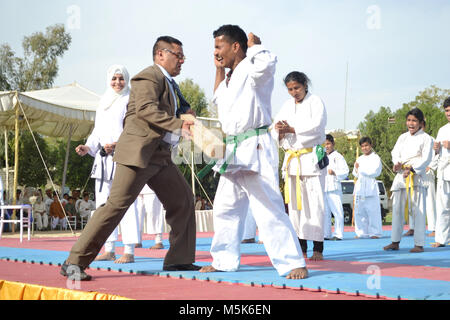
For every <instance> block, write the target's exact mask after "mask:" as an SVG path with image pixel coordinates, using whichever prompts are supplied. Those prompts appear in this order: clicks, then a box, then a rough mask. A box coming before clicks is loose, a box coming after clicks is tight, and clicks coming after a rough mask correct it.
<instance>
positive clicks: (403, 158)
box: [383, 108, 433, 252]
mask: <svg viewBox="0 0 450 320" xmlns="http://www.w3.org/2000/svg"><path fill="white" fill-rule="evenodd" d="M423 121H424V115H423V112H422V111H421V110H420V109H418V108H414V109H412V110H410V111H408V113H407V114H406V127H407V129H408V131H407V132H405V133H403V134H401V135H400V136H399V137H398V139H397V142H396V143H395V145H394V149H393V150H392V152H391V154H392V163H394V168H393V171H394V172H396V173H397V174H396V176H395V178H394V181H393V183H392V187H391V191H392V233H391V240H392V243H391V244H390V245H387V246H385V247H384V248H383V249H384V250H398V249H399V247H400V245H399V244H400V240H401V236H402V231H403V223H404V221H405V220H407V217H408V214H409V210H411V212H412V213H411V214H412V215H413V216H414V248H412V249H411V250H410V252H423V251H424V250H423V246H424V244H425V232H426V231H425V229H426V228H425V225H426V215H425V195H426V192H427V191H426V187H425V184H424V178H425V169H426V167H427V166H428V165H429V164H430V162H431V159H432V156H433V140H432V138H431V137H430V136H429V135H428V134H427V133H425V132H424V131H423V130H422V127H423Z"/></svg>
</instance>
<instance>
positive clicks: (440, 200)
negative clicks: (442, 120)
mask: <svg viewBox="0 0 450 320" xmlns="http://www.w3.org/2000/svg"><path fill="white" fill-rule="evenodd" d="M444 111H445V116H446V117H447V120H448V122H449V123H447V124H446V125H444V126H443V127H441V128H440V129H439V131H438V134H437V136H436V141H435V142H434V146H433V149H434V153H435V154H437V155H438V160H437V161H438V167H437V188H436V232H435V233H436V234H435V237H434V239H435V243H434V244H433V245H432V247H435V248H436V247H444V246H445V245H446V244H448V243H449V242H450V97H448V98H447V99H445V101H444Z"/></svg>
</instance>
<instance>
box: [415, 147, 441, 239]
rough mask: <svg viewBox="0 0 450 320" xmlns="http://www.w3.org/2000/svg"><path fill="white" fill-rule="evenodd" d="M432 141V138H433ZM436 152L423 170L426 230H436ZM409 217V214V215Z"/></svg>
mask: <svg viewBox="0 0 450 320" xmlns="http://www.w3.org/2000/svg"><path fill="white" fill-rule="evenodd" d="M433 141H434V139H433ZM433 153H434V151H433ZM438 159H439V155H438V154H434V155H433V158H432V160H431V163H430V164H429V165H428V166H429V167H430V170H428V172H425V179H424V185H425V187H426V188H427V194H426V198H425V212H426V214H427V228H428V231H432V232H433V231H435V230H436V175H435V171H436V169H437V162H438ZM410 218H411V216H410Z"/></svg>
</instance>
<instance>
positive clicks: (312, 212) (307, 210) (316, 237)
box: [272, 93, 327, 241]
mask: <svg viewBox="0 0 450 320" xmlns="http://www.w3.org/2000/svg"><path fill="white" fill-rule="evenodd" d="M278 121H287V123H288V124H289V125H290V126H291V127H293V128H294V129H295V134H293V133H288V134H286V135H285V136H284V138H283V139H282V140H281V141H280V146H281V147H282V148H283V149H285V150H294V151H298V150H301V149H305V148H313V147H315V146H317V145H321V144H322V143H324V142H325V127H326V124H327V112H326V109H325V106H324V103H323V102H322V100H321V99H320V98H319V97H318V96H316V95H313V94H311V93H307V94H306V96H305V98H304V99H303V101H302V102H301V103H299V104H296V103H295V99H294V98H291V99H289V100H287V101H286V102H285V103H284V105H283V106H282V107H281V109H280V111H279V112H278V114H277V115H276V117H275V120H274V124H275V123H277V122H278ZM273 131H275V130H273ZM273 131H272V132H273ZM275 132H276V131H275ZM274 135H275V133H274ZM288 157H289V154H288V153H287V152H286V154H285V157H284V161H283V167H282V172H283V177H284V179H285V183H288V184H289V193H290V195H289V198H290V202H289V204H288V209H289V219H290V220H291V223H292V225H293V226H294V229H295V231H296V233H297V236H298V238H299V239H305V240H313V241H323V238H324V230H323V225H324V212H325V201H324V189H325V170H326V168H325V169H323V170H321V169H320V168H319V166H318V164H317V162H318V159H317V155H316V153H315V151H314V150H313V151H312V152H310V153H306V154H303V155H301V156H300V164H299V162H298V159H297V158H296V157H294V158H293V159H292V160H291V162H290V163H289V166H287V161H288ZM299 166H300V178H301V181H300V185H301V197H302V210H301V211H299V210H298V207H297V194H296V175H297V169H298V168H299ZM286 172H287V173H288V175H289V179H288V181H286Z"/></svg>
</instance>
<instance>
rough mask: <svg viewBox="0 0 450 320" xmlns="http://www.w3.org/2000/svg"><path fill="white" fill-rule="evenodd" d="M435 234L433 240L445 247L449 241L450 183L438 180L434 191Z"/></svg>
mask: <svg viewBox="0 0 450 320" xmlns="http://www.w3.org/2000/svg"><path fill="white" fill-rule="evenodd" d="M436 200H437V201H436V211H437V215H436V233H435V236H434V239H435V241H436V242H438V243H440V244H445V245H447V244H448V242H449V241H450V181H444V180H438V184H437V190H436Z"/></svg>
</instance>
